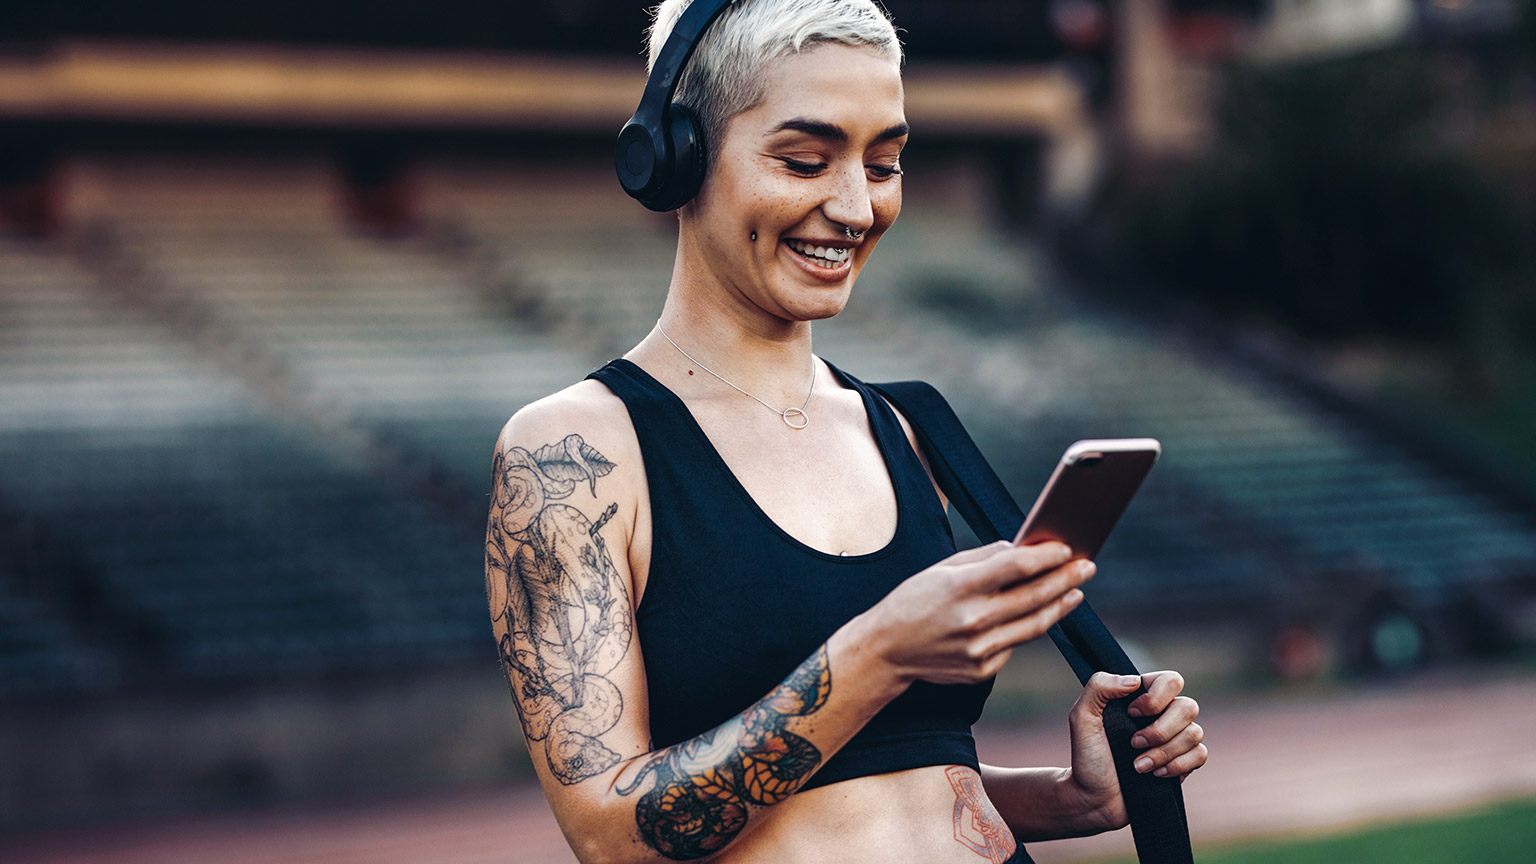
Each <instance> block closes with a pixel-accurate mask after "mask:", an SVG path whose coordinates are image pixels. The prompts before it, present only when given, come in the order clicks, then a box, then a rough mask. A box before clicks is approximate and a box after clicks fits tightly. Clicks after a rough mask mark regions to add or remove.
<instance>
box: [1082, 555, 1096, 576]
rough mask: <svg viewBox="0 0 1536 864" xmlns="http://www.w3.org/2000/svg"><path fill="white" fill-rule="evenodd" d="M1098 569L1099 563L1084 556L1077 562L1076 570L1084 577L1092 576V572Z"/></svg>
mask: <svg viewBox="0 0 1536 864" xmlns="http://www.w3.org/2000/svg"><path fill="white" fill-rule="evenodd" d="M1098 570H1099V565H1097V564H1095V563H1093V562H1092V561H1089V560H1088V559H1086V558H1084V559H1083V560H1081V561H1079V562H1077V572H1079V573H1081V574H1082V575H1083V578H1084V579H1086V578H1088V577H1089V576H1092V575H1093V574H1094V573H1096V572H1098Z"/></svg>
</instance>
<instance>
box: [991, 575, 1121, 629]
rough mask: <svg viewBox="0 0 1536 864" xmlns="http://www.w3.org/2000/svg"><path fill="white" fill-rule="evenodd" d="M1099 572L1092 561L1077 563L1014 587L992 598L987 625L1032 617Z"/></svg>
mask: <svg viewBox="0 0 1536 864" xmlns="http://www.w3.org/2000/svg"><path fill="white" fill-rule="evenodd" d="M1097 569H1098V568H1097V567H1096V565H1095V564H1094V563H1093V562H1092V561H1088V560H1080V561H1073V562H1071V563H1068V564H1065V565H1063V566H1060V567H1057V568H1055V569H1053V570H1050V571H1048V572H1046V573H1045V574H1043V575H1041V576H1039V577H1037V578H1034V579H1029V580H1027V581H1024V582H1019V583H1017V584H1015V585H1012V586H1010V587H1009V588H1007V589H1005V590H1003V591H1000V592H998V593H997V595H996V596H994V597H992V598H990V600H989V602H990V609H989V613H988V615H987V623H988V624H989V625H991V624H996V625H1000V624H1003V623H1004V622H1007V621H1010V620H1012V619H1015V618H1020V617H1023V616H1026V615H1029V614H1032V613H1033V612H1034V611H1035V610H1037V609H1040V608H1041V607H1043V606H1045V605H1046V604H1048V603H1050V602H1052V601H1053V600H1056V599H1058V598H1060V597H1061V596H1062V595H1064V594H1066V593H1067V592H1068V591H1071V590H1073V589H1074V588H1077V587H1078V586H1080V585H1082V584H1083V583H1084V582H1087V581H1088V580H1089V579H1092V578H1093V574H1094V572H1095V571H1096V570H1097Z"/></svg>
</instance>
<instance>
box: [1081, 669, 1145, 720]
mask: <svg viewBox="0 0 1536 864" xmlns="http://www.w3.org/2000/svg"><path fill="white" fill-rule="evenodd" d="M1139 684H1141V676H1140V675H1111V674H1110V673H1108V672H1095V673H1093V677H1091V678H1089V679H1088V683H1087V684H1086V685H1084V686H1083V693H1082V695H1081V696H1078V697H1077V702H1076V703H1075V704H1073V706H1072V717H1073V719H1075V720H1079V721H1081V720H1086V719H1090V718H1100V719H1102V718H1103V716H1104V709H1105V708H1106V707H1107V706H1108V705H1109V703H1110V700H1112V699H1118V698H1120V697H1121V696H1128V695H1130V694H1131V693H1134V692H1136V687H1137V686H1138V685H1139Z"/></svg>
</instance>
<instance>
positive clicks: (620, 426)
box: [493, 380, 644, 542]
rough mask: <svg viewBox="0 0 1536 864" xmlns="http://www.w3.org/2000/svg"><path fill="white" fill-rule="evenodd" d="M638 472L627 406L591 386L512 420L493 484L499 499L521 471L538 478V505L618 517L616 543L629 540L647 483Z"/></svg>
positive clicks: (576, 387) (532, 406)
mask: <svg viewBox="0 0 1536 864" xmlns="http://www.w3.org/2000/svg"><path fill="white" fill-rule="evenodd" d="M640 466H641V461H640V445H639V442H638V440H637V439H636V437H635V430H634V426H633V425H632V424H631V422H630V419H629V412H628V410H626V408H625V407H624V402H623V401H622V400H620V399H619V398H618V397H617V396H615V395H614V394H613V392H612V391H611V390H609V389H608V388H607V387H604V386H603V385H602V384H601V383H599V382H597V381H590V380H588V381H581V382H579V383H576V384H573V385H571V386H570V387H567V388H565V389H564V390H561V391H559V392H557V393H554V394H551V395H549V396H546V397H544V398H543V399H540V400H538V401H536V402H531V403H529V404H528V405H525V406H524V407H523V408H521V409H520V410H518V412H517V413H516V414H514V415H512V418H511V419H510V420H508V421H507V423H506V425H505V426H503V427H502V430H501V435H500V436H499V438H498V439H497V442H496V451H495V456H494V466H493V467H494V477H493V483H494V484H495V487H496V491H497V492H498V493H500V492H501V491H502V490H503V487H506V486H508V485H509V484H511V483H513V482H514V480H515V475H518V474H520V473H521V474H525V475H526V476H524V480H534V479H537V480H538V481H539V483H538V484H537V488H538V489H539V490H540V491H541V493H542V495H541V496H540V498H541V503H544V502H547V501H552V500H559V501H561V503H562V504H564V505H565V506H573V507H576V508H577V509H579V510H581V511H583V512H584V513H586V515H587V517H588V518H589V519H592V520H594V521H596V520H599V519H600V520H602V522H604V523H606V522H608V521H609V520H610V519H613V518H614V517H615V516H617V517H618V518H617V520H616V522H615V524H616V525H617V526H621V529H622V530H621V536H620V538H618V539H620V540H621V541H624V542H627V540H628V537H629V536H630V533H631V530H630V529H631V528H632V527H633V521H634V512H635V504H636V501H637V498H638V495H639V492H640V490H641V489H642V488H643V483H644V475H643V473H642V471H641V467H640ZM551 496H553V497H551ZM495 503H496V501H493V505H494V504H495Z"/></svg>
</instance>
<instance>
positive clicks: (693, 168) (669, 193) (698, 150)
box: [647, 102, 708, 211]
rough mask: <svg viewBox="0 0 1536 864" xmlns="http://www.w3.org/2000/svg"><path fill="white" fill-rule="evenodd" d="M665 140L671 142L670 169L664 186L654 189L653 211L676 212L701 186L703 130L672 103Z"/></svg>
mask: <svg viewBox="0 0 1536 864" xmlns="http://www.w3.org/2000/svg"><path fill="white" fill-rule="evenodd" d="M667 138H668V139H669V141H670V143H671V145H672V146H671V147H670V148H669V149H670V155H671V157H672V158H671V163H672V164H671V166H670V168H671V170H670V171H668V172H667V181H666V185H665V186H663V187H662V188H661V189H659V190H657V193H656V196H655V197H656V202H655V206H652V205H650V204H647V206H651V209H653V210H662V211H666V210H676V209H677V208H679V207H681V206H683V205H684V204H687V203H688V202H689V201H691V200H693V196H694V195H696V194H698V191H699V187H700V186H701V185H703V183H704V171H705V168H706V166H707V165H708V157H707V156H706V150H707V148H706V147H705V143H704V127H703V125H702V124H701V123H699V121H698V117H697V116H696V115H695V114H694V113H693V111H692V110H690V109H689V108H688V107H687V106H684V105H679V104H677V103H676V102H673V103H672V105H671V107H670V108H669V109H668V110H667Z"/></svg>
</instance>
